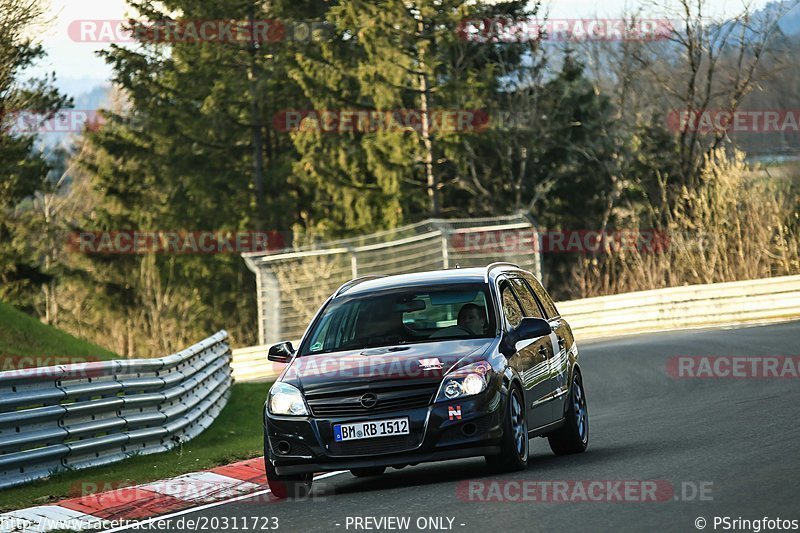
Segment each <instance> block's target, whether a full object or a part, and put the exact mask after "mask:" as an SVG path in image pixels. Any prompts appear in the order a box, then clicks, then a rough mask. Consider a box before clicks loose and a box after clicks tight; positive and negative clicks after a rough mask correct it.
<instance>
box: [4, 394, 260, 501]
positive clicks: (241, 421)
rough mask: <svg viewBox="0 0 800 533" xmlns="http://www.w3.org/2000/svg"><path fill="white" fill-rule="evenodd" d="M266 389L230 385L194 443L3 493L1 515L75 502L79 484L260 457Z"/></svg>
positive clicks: (134, 480)
mask: <svg viewBox="0 0 800 533" xmlns="http://www.w3.org/2000/svg"><path fill="white" fill-rule="evenodd" d="M270 385H271V384H270V383H237V384H235V385H234V386H233V388H232V392H231V397H230V400H228V404H227V405H226V406H225V408H224V409H223V410H222V412H221V413H220V415H219V417H217V419H216V420H215V421H214V423H213V424H212V425H211V426H210V427H209V428H208V429H207V430H206V431H204V432H203V433H201V434H200V435H199V436H198V437H197V438H195V439H193V440H191V441H189V442H187V443H186V444H184V445H183V446H181V447H179V448H175V449H174V450H171V451H169V452H166V453H156V454H152V455H142V456H139V457H132V458H130V459H126V460H125V461H121V462H119V463H114V464H110V465H106V466H102V467H98V468H89V469H86V470H76V471H72V472H63V473H60V474H56V475H54V476H52V477H51V478H49V479H46V480H42V481H37V482H35V483H31V484H29V485H23V486H21V487H15V488H11V489H5V490H2V491H0V512H7V511H11V510H15V509H22V508H25V507H31V506H34V505H45V504H47V503H51V502H56V501H59V500H63V499H65V498H70V497H76V496H80V495H81V488H82V483H92V484H97V485H96V486H97V487H100V488H101V489H102V487H109V488H114V487H115V486H120V485H122V486H125V485H136V484H140V483H146V482H148V481H157V480H160V479H166V478H170V477H174V476H179V475H181V474H187V473H190V472H197V471H198V470H205V469H207V468H212V467H214V466H219V465H224V464H228V463H232V462H235V461H240V460H244V459H251V458H253V457H258V456H260V455H262V454H263V440H264V433H263V422H262V417H263V414H262V409H263V406H264V400H265V399H266V396H267V391H268V390H269V387H270ZM92 486H94V485H92Z"/></svg>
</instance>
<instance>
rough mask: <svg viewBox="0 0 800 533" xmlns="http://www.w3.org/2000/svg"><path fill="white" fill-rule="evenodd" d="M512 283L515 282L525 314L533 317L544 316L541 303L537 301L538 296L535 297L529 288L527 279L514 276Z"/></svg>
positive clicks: (515, 290)
mask: <svg viewBox="0 0 800 533" xmlns="http://www.w3.org/2000/svg"><path fill="white" fill-rule="evenodd" d="M511 283H513V284H514V292H515V293H516V294H517V297H518V298H519V301H520V303H521V304H522V310H523V311H524V313H525V316H527V317H532V318H544V313H542V310H541V308H540V307H539V304H538V303H536V298H534V296H533V293H532V292H531V290H530V289H529V288H528V284H527V283H525V280H522V279H519V278H514V279H512V280H511Z"/></svg>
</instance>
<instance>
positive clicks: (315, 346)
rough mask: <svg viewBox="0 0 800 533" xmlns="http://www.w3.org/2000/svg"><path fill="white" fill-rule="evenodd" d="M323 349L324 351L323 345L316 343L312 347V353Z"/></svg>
mask: <svg viewBox="0 0 800 533" xmlns="http://www.w3.org/2000/svg"><path fill="white" fill-rule="evenodd" d="M321 349H322V343H321V342H315V343H314V344H312V345H311V351H312V352H318V351H319V350H321Z"/></svg>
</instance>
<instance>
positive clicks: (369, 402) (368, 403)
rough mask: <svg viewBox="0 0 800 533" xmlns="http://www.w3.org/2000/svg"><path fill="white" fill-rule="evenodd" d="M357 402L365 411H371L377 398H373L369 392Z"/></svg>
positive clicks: (376, 402)
mask: <svg viewBox="0 0 800 533" xmlns="http://www.w3.org/2000/svg"><path fill="white" fill-rule="evenodd" d="M359 402H361V405H362V406H363V407H364V408H365V409H372V408H373V407H375V406H376V405H377V404H378V397H377V396H375V395H374V394H372V393H371V392H368V393H366V394H365V395H364V396H362V397H361V399H360V400H359Z"/></svg>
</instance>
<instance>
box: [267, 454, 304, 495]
mask: <svg viewBox="0 0 800 533" xmlns="http://www.w3.org/2000/svg"><path fill="white" fill-rule="evenodd" d="M268 457H269V450H266V453H265V454H264V469H265V470H266V472H267V484H268V485H269V490H270V491H271V492H272V495H273V496H275V497H276V498H278V499H280V500H285V499H302V498H305V497H306V496H308V494H309V493H310V492H311V483H312V482H313V480H314V477H313V474H298V475H294V476H279V475H278V474H276V473H275V467H274V466H272V463H271V462H270V461H269V459H268Z"/></svg>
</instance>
